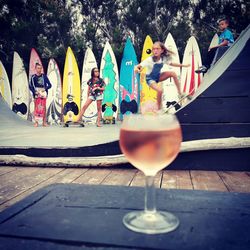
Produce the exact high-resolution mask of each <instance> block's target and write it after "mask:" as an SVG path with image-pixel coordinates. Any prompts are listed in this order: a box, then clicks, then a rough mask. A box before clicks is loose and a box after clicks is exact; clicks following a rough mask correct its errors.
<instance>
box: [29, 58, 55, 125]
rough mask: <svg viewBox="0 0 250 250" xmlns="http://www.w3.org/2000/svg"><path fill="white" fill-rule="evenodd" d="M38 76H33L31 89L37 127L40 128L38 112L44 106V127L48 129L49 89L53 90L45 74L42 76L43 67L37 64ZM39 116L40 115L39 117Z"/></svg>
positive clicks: (30, 84)
mask: <svg viewBox="0 0 250 250" xmlns="http://www.w3.org/2000/svg"><path fill="white" fill-rule="evenodd" d="M35 70H36V74H34V75H32V76H31V79H30V83H29V88H30V90H31V92H32V95H33V98H34V103H35V112H34V116H35V125H34V126H35V127H37V126H38V121H37V120H36V117H37V114H36V111H37V110H39V105H42V107H41V108H42V110H43V126H44V127H47V126H48V124H47V123H46V98H47V95H48V89H50V88H51V83H50V81H49V79H48V77H47V76H46V75H45V74H42V65H41V64H40V63H36V65H35ZM38 116H39V115H38Z"/></svg>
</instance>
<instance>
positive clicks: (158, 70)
mask: <svg viewBox="0 0 250 250" xmlns="http://www.w3.org/2000/svg"><path fill="white" fill-rule="evenodd" d="M152 51H153V55H152V56H150V57H148V58H147V59H145V60H144V61H143V62H141V63H140V64H138V65H136V66H135V73H140V72H141V71H142V69H143V68H144V67H145V68H146V69H147V72H146V82H147V84H148V86H149V87H150V88H152V89H154V90H155V91H156V92H157V106H158V110H160V109H161V100H162V93H163V89H162V86H161V84H160V82H162V81H165V80H166V79H168V78H170V77H172V78H173V80H174V83H175V85H176V88H177V90H178V94H179V98H182V97H184V96H185V94H184V93H182V91H181V86H180V82H179V79H178V77H177V75H176V73H175V72H174V71H164V72H162V68H163V65H164V64H167V65H171V66H173V67H189V66H190V65H189V64H188V65H184V64H179V63H175V62H172V59H171V54H174V53H173V52H171V51H169V50H168V49H167V48H166V47H165V45H164V44H163V43H162V42H159V41H158V42H155V43H154V44H153V48H152Z"/></svg>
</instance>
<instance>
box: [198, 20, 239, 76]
mask: <svg viewBox="0 0 250 250" xmlns="http://www.w3.org/2000/svg"><path fill="white" fill-rule="evenodd" d="M228 25H229V21H228V20H227V19H226V18H222V19H220V20H219V29H220V31H221V32H222V33H221V34H220V36H219V44H218V45H216V46H215V47H212V48H209V49H208V54H207V57H206V60H205V63H204V65H202V66H201V67H200V68H199V69H198V70H196V71H195V72H196V73H206V72H207V71H208V69H209V68H210V65H211V63H212V62H213V59H214V56H215V53H216V50H217V48H219V47H223V46H230V45H232V43H233V42H234V37H233V34H232V32H231V31H230V30H229V29H228Z"/></svg>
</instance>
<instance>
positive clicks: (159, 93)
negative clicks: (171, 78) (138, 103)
mask: <svg viewBox="0 0 250 250" xmlns="http://www.w3.org/2000/svg"><path fill="white" fill-rule="evenodd" d="M150 88H152V89H154V90H155V91H156V92H157V106H158V110H160V109H161V100H162V93H163V90H162V86H161V84H159V83H151V84H150Z"/></svg>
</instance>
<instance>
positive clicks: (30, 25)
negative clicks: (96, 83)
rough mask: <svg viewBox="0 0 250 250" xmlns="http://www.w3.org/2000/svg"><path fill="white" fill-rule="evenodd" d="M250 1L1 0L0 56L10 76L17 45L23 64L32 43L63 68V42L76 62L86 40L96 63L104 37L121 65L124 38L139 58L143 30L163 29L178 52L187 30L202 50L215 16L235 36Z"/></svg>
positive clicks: (159, 35)
mask: <svg viewBox="0 0 250 250" xmlns="http://www.w3.org/2000/svg"><path fill="white" fill-rule="evenodd" d="M249 5H250V2H249V1H248V0H214V1H208V0H198V1H194V0H103V1H101V0H95V1H93V0H0V23H1V36H0V59H1V60H2V61H3V62H4V65H5V66H7V71H8V73H9V75H10V72H11V69H12V60H13V59H12V57H13V52H14V51H15V50H16V51H17V52H19V53H20V55H21V57H22V58H23V59H24V62H25V67H26V69H28V63H29V55H30V50H31V48H32V47H35V48H36V49H37V50H38V52H39V54H40V55H41V57H42V59H43V62H44V65H45V66H47V62H48V60H49V58H50V57H54V58H56V60H57V61H58V63H59V66H60V68H61V70H62V69H63V65H64V60H65V54H66V50H67V47H68V46H71V47H72V49H73V51H74V53H75V55H76V57H77V59H78V65H79V66H80V65H82V60H83V56H84V52H85V50H86V47H87V45H92V49H93V51H94V53H95V55H96V57H97V61H98V62H100V59H101V55H102V51H103V47H104V44H105V42H106V40H109V42H110V44H111V46H112V48H113V50H114V53H115V55H116V58H117V62H118V65H120V61H121V57H122V51H123V48H124V45H125V41H126V38H127V37H130V38H131V40H132V41H133V43H134V45H135V50H136V53H137V57H138V59H139V60H140V58H141V50H142V45H143V42H144V39H145V37H146V35H148V34H149V35H151V37H152V38H153V40H154V41H156V40H160V41H163V42H164V41H165V39H166V37H167V34H168V32H171V33H172V35H173V37H174V38H175V40H176V43H177V46H178V48H179V52H180V56H182V54H183V52H184V48H185V46H186V41H187V39H188V38H189V37H190V35H194V36H196V38H197V39H198V42H199V45H200V47H201V50H202V52H203V53H202V54H203V55H204V54H205V52H206V50H207V47H208V45H209V42H210V40H211V39H212V37H213V35H214V33H215V32H216V31H217V24H216V21H217V19H218V18H219V17H220V16H222V15H223V16H227V17H229V18H230V21H231V23H230V27H231V29H232V31H233V32H234V34H235V35H236V36H237V35H238V34H239V33H240V32H241V31H242V30H243V29H244V28H246V26H247V25H248V24H249V17H250V13H249V12H250V6H249Z"/></svg>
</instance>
